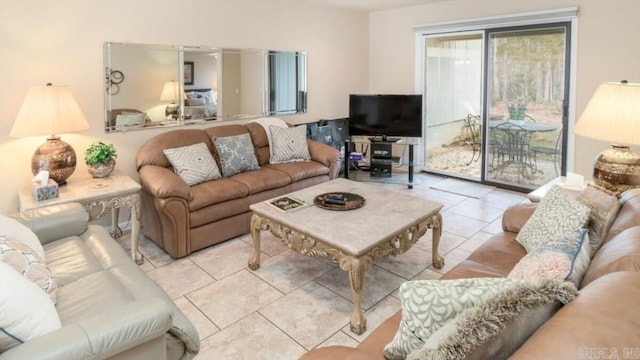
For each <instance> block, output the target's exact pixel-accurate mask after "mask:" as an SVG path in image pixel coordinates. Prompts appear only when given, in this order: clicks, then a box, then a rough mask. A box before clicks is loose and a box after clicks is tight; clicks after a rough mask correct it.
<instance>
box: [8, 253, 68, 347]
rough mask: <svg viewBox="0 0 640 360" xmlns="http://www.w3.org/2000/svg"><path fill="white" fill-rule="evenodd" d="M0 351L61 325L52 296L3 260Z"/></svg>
mask: <svg viewBox="0 0 640 360" xmlns="http://www.w3.org/2000/svg"><path fill="white" fill-rule="evenodd" d="M0 314H2V316H0V353H2V352H4V351H6V350H8V349H10V348H12V347H14V346H17V345H20V344H21V343H23V342H25V341H27V340H29V339H32V338H35V337H37V336H40V335H44V334H47V333H49V332H51V331H54V330H57V329H59V328H60V327H61V324H60V318H59V317H58V313H57V312H56V308H55V306H54V305H53V302H51V299H49V297H48V296H47V294H45V293H44V292H42V290H40V289H39V288H38V286H36V285H35V284H34V283H32V282H31V281H29V280H27V279H25V278H24V277H23V276H21V275H20V274H19V273H18V272H17V271H16V270H15V269H13V268H12V267H11V266H10V265H8V264H5V263H4V262H2V261H0Z"/></svg>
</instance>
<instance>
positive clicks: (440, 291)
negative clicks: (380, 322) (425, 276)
mask: <svg viewBox="0 0 640 360" xmlns="http://www.w3.org/2000/svg"><path fill="white" fill-rule="evenodd" d="M515 283H517V281H512V280H509V279H504V278H475V279H456V280H416V281H407V282H405V283H403V284H402V285H400V300H401V302H402V320H401V321H400V327H399V329H398V332H397V333H396V336H395V337H394V338H393V340H392V341H391V342H390V343H389V344H387V346H385V348H384V355H385V358H387V359H389V360H393V359H404V358H406V356H407V355H408V354H409V353H411V352H412V351H414V350H417V349H420V348H421V347H422V346H423V345H424V342H425V341H426V340H427V339H428V338H429V336H431V334H433V333H434V332H436V331H437V330H438V329H440V327H442V326H443V325H444V324H445V323H447V322H448V321H449V320H451V319H454V318H455V317H456V316H457V315H458V314H459V313H460V312H461V311H462V310H464V309H466V308H470V307H473V306H475V305H477V304H479V303H481V301H482V300H484V299H487V298H489V297H491V296H493V295H495V294H497V293H498V292H500V291H501V290H502V289H504V288H506V287H509V286H513V285H514V284H515Z"/></svg>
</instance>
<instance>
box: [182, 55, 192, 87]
mask: <svg viewBox="0 0 640 360" xmlns="http://www.w3.org/2000/svg"><path fill="white" fill-rule="evenodd" d="M184 84H185V85H193V61H185V62H184Z"/></svg>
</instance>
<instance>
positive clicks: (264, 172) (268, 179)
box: [233, 166, 291, 195]
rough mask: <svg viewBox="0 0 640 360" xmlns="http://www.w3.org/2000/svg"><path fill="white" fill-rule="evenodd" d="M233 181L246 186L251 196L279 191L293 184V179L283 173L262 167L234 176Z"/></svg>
mask: <svg viewBox="0 0 640 360" xmlns="http://www.w3.org/2000/svg"><path fill="white" fill-rule="evenodd" d="M233 180H234V181H237V182H239V183H242V184H244V185H245V186H246V187H247V188H248V190H249V194H250V195H251V194H257V193H260V192H263V191H266V190H271V189H277V188H280V187H283V186H287V185H288V184H290V183H291V178H290V177H289V175H287V174H286V173H283V172H282V171H277V170H274V169H272V168H268V167H264V166H263V167H262V168H260V169H259V170H257V171H248V172H243V173H240V174H236V175H234V176H233Z"/></svg>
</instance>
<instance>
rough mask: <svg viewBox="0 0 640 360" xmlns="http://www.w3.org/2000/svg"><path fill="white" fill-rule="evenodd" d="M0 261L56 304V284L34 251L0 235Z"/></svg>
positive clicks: (49, 271)
mask: <svg viewBox="0 0 640 360" xmlns="http://www.w3.org/2000/svg"><path fill="white" fill-rule="evenodd" d="M0 261H2V262H4V263H5V264H8V265H10V266H11V267H12V268H14V269H15V270H16V271H17V272H18V273H20V275H22V276H24V277H26V278H27V279H29V280H31V281H33V283H34V284H36V285H38V286H39V287H40V288H41V289H42V290H44V292H45V293H47V294H48V295H49V297H50V298H51V300H52V301H53V303H54V304H55V303H56V301H57V299H58V297H57V291H58V283H57V282H56V280H55V279H54V278H53V275H52V274H51V270H49V268H48V267H47V266H46V265H45V264H44V261H43V260H42V258H41V257H40V256H38V254H37V253H36V252H35V251H33V250H31V249H30V248H29V247H28V246H26V245H25V244H23V243H21V242H19V241H17V240H14V239H13V238H11V237H9V236H7V235H0Z"/></svg>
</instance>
